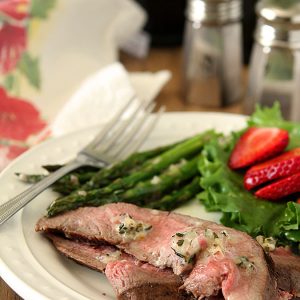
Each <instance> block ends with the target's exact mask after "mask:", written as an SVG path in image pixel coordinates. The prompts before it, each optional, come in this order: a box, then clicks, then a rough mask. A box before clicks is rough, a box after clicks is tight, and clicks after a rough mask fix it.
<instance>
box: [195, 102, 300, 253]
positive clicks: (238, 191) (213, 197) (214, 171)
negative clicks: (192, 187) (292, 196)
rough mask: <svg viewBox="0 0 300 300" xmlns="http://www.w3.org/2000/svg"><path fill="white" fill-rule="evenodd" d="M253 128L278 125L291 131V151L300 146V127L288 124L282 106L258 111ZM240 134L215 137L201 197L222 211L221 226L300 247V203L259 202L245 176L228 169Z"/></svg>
mask: <svg viewBox="0 0 300 300" xmlns="http://www.w3.org/2000/svg"><path fill="white" fill-rule="evenodd" d="M248 125H249V126H276V127H280V128H285V129H286V130H288V131H289V132H290V144H289V148H294V147H296V146H299V145H300V125H299V124H293V123H291V122H287V121H284V120H283V119H282V117H281V114H280V109H279V106H278V105H275V106H274V107H272V108H263V109H262V108H258V109H257V110H256V112H255V113H254V114H253V116H252V117H250V119H249V120H248ZM238 136H239V134H238V133H233V134H232V136H231V138H229V139H228V138H227V139H226V140H227V141H226V142H225V143H224V139H220V138H218V137H216V138H213V139H212V140H211V141H210V142H209V143H207V144H206V145H205V147H204V150H203V152H202V154H203V155H202V156H201V158H200V160H199V163H198V167H199V170H200V172H201V174H202V178H201V181H200V185H201V187H202V188H203V190H204V191H203V192H202V193H200V194H199V195H198V197H199V199H200V200H201V201H202V203H203V204H204V205H205V207H206V209H207V210H208V211H221V212H222V218H221V223H222V224H224V225H225V226H229V227H233V228H236V229H238V230H241V231H245V232H247V233H248V234H250V235H252V236H254V237H255V236H257V235H261V234H262V235H264V236H273V237H275V238H277V239H278V241H279V243H280V244H282V245H293V246H297V247H299V245H300V204H297V203H296V202H292V201H291V202H287V203H284V202H269V201H263V200H259V199H257V198H256V197H255V196H254V195H253V194H252V193H250V192H248V191H247V190H246V189H245V188H244V186H243V174H242V173H239V172H235V171H232V170H231V169H230V168H228V166H227V162H228V159H229V156H230V153H231V151H232V149H233V147H234V145H235V142H236V139H237V138H238Z"/></svg>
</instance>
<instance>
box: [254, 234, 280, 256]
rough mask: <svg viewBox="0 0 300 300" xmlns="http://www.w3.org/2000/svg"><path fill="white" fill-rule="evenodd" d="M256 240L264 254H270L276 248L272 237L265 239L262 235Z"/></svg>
mask: <svg viewBox="0 0 300 300" xmlns="http://www.w3.org/2000/svg"><path fill="white" fill-rule="evenodd" d="M256 240H257V241H258V243H259V244H260V245H261V246H262V247H263V249H264V250H265V251H266V252H272V251H274V250H275V248H276V240H275V239H274V238H273V237H267V238H266V237H264V236H262V235H259V236H257V237H256Z"/></svg>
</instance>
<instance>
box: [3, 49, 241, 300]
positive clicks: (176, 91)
mask: <svg viewBox="0 0 300 300" xmlns="http://www.w3.org/2000/svg"><path fill="white" fill-rule="evenodd" d="M181 56H182V55H181V49H180V48H175V49H174V48H172V49H169V48H164V49H151V51H150V53H149V56H148V57H147V58H145V59H137V58H133V57H130V56H128V55H126V54H124V53H121V55H120V60H121V62H122V63H123V64H124V65H125V67H126V68H127V70H128V71H153V72H155V71H159V70H162V69H167V70H170V71H171V72H172V78H171V80H170V81H169V82H168V83H167V84H166V86H165V87H164V88H163V89H162V91H161V93H160V94H159V96H158V97H157V102H158V103H159V104H163V105H165V106H166V108H167V111H221V112H231V113H242V112H243V105H242V103H238V104H235V105H232V106H229V107H223V108H218V109H216V108H207V107H200V106H197V105H192V104H187V103H185V102H184V101H183V97H182V89H181V73H180V70H181V64H182V59H181ZM245 82H246V74H244V76H243V83H245ZM20 299H22V298H20V297H19V296H18V295H17V294H16V293H15V292H14V291H13V290H12V289H11V288H10V287H9V286H8V285H7V284H6V283H5V282H4V281H3V280H2V279H1V278H0V300H20Z"/></svg>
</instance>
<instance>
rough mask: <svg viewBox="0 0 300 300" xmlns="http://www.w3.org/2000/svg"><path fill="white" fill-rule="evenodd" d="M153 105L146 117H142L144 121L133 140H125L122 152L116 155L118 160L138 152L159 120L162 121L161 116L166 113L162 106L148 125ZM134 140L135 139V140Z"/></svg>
mask: <svg viewBox="0 0 300 300" xmlns="http://www.w3.org/2000/svg"><path fill="white" fill-rule="evenodd" d="M155 106H156V105H153V107H152V106H150V107H149V109H148V111H147V113H146V116H143V117H142V120H141V121H140V122H139V123H138V126H137V130H135V131H134V132H133V134H132V136H131V138H128V137H126V139H124V141H123V143H122V145H121V146H120V150H119V151H117V153H115V156H116V159H121V158H123V157H126V156H128V155H129V154H131V153H133V152H134V151H136V150H137V149H138V148H139V147H140V146H141V145H142V144H143V143H144V141H145V140H146V138H147V137H148V136H149V134H150V133H151V132H152V130H153V128H154V126H155V125H156V124H157V122H158V120H159V119H160V117H161V115H162V114H163V112H164V111H165V106H162V107H161V108H160V109H159V111H158V112H157V114H156V115H155V116H154V117H153V118H152V120H150V121H149V122H148V123H147V120H148V119H149V117H150V116H151V112H152V111H153V109H154V107H155ZM133 138H135V139H134V140H133ZM131 139H132V140H133V142H132V143H129V141H130V140H131Z"/></svg>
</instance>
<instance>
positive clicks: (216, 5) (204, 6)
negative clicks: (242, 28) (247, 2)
mask: <svg viewBox="0 0 300 300" xmlns="http://www.w3.org/2000/svg"><path fill="white" fill-rule="evenodd" d="M241 5H242V4H241V0H189V1H188V6H187V10H186V18H187V19H188V20H190V21H192V22H205V23H226V22H232V21H236V20H239V19H240V18H241V15H242V8H241Z"/></svg>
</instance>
